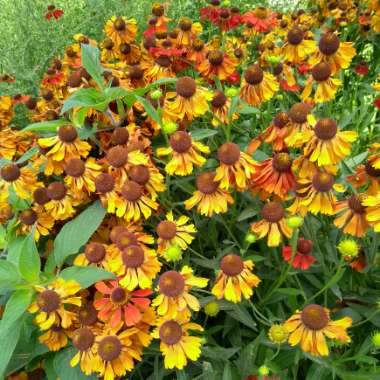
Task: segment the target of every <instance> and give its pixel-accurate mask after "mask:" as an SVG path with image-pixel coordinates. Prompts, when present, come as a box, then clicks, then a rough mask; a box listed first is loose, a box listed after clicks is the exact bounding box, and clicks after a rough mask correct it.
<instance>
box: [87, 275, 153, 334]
mask: <svg viewBox="0 0 380 380" xmlns="http://www.w3.org/2000/svg"><path fill="white" fill-rule="evenodd" d="M120 285H121V284H120V283H119V281H109V282H108V284H106V283H105V282H102V281H101V282H97V283H96V284H95V288H96V290H97V291H98V292H100V294H101V297H99V298H96V299H95V301H94V306H95V308H96V309H97V310H98V318H99V319H100V320H101V321H104V322H106V323H107V324H108V325H109V326H111V327H112V328H113V327H116V326H118V325H119V324H120V323H121V322H123V323H125V325H126V326H128V327H130V326H134V325H136V324H137V323H139V322H140V321H141V318H142V312H143V311H144V310H146V309H147V308H148V307H149V304H150V299H149V298H147V297H149V296H150V295H151V294H152V291H151V290H150V289H137V290H133V291H129V290H127V289H125V288H123V287H122V286H120Z"/></svg>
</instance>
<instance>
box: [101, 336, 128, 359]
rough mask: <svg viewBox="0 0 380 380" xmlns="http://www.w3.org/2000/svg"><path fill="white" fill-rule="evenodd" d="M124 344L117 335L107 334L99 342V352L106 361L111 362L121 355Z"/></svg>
mask: <svg viewBox="0 0 380 380" xmlns="http://www.w3.org/2000/svg"><path fill="white" fill-rule="evenodd" d="M121 349H122V344H121V342H120V340H119V338H117V337H116V336H106V337H105V338H103V339H102V340H101V341H100V342H99V346H98V354H99V356H100V357H101V358H102V359H103V360H105V361H106V362H111V361H112V360H115V359H117V358H118V357H119V355H120V353H121Z"/></svg>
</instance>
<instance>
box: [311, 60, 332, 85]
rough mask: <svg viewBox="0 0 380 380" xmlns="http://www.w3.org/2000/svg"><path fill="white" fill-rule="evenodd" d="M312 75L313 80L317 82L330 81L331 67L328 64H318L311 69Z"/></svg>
mask: <svg viewBox="0 0 380 380" xmlns="http://www.w3.org/2000/svg"><path fill="white" fill-rule="evenodd" d="M311 75H312V76H313V79H314V80H315V81H317V82H323V81H325V80H327V79H329V78H330V75H331V68H330V65H329V64H328V63H326V62H320V63H317V64H316V65H315V66H314V67H313V68H312V69H311Z"/></svg>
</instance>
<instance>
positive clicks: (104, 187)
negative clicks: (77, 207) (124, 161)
mask: <svg viewBox="0 0 380 380" xmlns="http://www.w3.org/2000/svg"><path fill="white" fill-rule="evenodd" d="M95 187H96V191H97V192H99V193H101V194H105V193H108V192H110V191H112V190H113V189H114V187H115V179H114V178H113V177H112V175H110V174H107V173H102V174H99V175H98V176H97V177H96V178H95Z"/></svg>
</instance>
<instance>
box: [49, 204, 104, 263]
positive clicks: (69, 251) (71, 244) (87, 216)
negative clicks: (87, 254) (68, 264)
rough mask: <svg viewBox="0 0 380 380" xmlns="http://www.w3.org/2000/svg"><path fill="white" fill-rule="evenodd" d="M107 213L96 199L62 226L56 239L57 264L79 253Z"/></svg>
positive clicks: (55, 253)
mask: <svg viewBox="0 0 380 380" xmlns="http://www.w3.org/2000/svg"><path fill="white" fill-rule="evenodd" d="M105 215H106V210H105V209H104V208H103V207H102V205H101V203H100V202H99V201H96V202H94V203H93V204H92V205H91V206H89V207H87V208H86V209H85V210H84V211H83V212H82V213H81V214H79V215H78V216H77V217H76V218H75V219H73V220H72V221H70V222H68V223H66V224H65V225H64V226H63V227H62V229H61V231H60V232H59V234H58V235H57V237H56V238H55V241H54V258H55V263H56V265H58V266H60V265H62V263H63V262H64V261H65V259H66V258H67V257H68V256H70V255H73V254H74V253H77V252H78V251H79V249H80V248H81V247H82V246H83V245H84V244H86V243H87V241H88V240H89V239H90V237H91V235H92V234H93V233H94V232H95V231H96V229H97V228H98V227H99V225H100V223H101V222H102V221H103V218H104V216H105Z"/></svg>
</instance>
